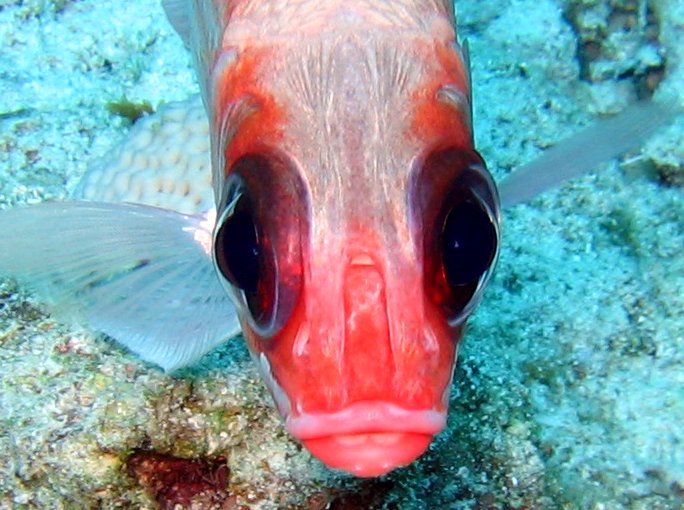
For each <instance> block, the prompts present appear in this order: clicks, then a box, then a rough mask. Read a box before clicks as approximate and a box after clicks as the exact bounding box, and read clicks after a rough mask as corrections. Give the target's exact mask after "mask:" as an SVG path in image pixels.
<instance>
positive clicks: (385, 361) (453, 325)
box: [167, 0, 498, 476]
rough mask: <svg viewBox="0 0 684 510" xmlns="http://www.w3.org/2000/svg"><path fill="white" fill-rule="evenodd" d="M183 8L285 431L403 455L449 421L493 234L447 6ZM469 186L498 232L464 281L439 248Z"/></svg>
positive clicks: (371, 465) (387, 463) (225, 248)
mask: <svg viewBox="0 0 684 510" xmlns="http://www.w3.org/2000/svg"><path fill="white" fill-rule="evenodd" d="M167 10H168V11H169V12H171V11H173V10H174V9H172V8H170V7H169V8H167ZM186 14H187V15H188V17H189V20H190V21H188V22H183V21H178V22H176V23H175V24H176V25H177V26H187V27H189V31H188V33H187V35H186V36H185V39H186V41H187V42H188V46H189V47H190V50H191V51H192V53H193V54H194V56H195V63H196V66H197V69H198V73H199V75H200V84H201V86H202V96H203V99H204V102H205V104H206V107H207V111H208V114H209V119H210V120H209V122H210V125H211V132H212V156H211V159H212V170H213V183H214V189H215V192H216V195H215V199H216V203H217V218H218V223H217V226H216V228H215V232H214V258H215V261H216V263H217V266H218V269H219V275H220V278H221V279H222V281H223V282H224V284H225V286H226V288H227V291H228V292H229V293H230V294H231V295H232V296H233V300H234V302H235V303H237V308H238V311H239V316H240V323H241V326H242V330H243V332H244V336H245V338H246V340H247V343H248V346H249V349H250V351H251V353H252V355H253V356H254V358H255V359H256V360H257V362H258V364H259V367H260V369H261V372H262V375H263V376H264V379H265V380H266V383H267V385H268V386H269V389H270V390H271V392H272V394H273V396H274V398H275V401H276V404H277V406H278V409H279V411H280V413H281V414H282V416H283V418H284V420H285V424H286V427H287V429H288V431H289V432H290V433H291V434H292V435H294V437H296V438H297V439H299V440H300V441H302V442H303V443H304V444H305V445H306V446H307V447H308V448H309V449H310V450H311V451H312V452H313V453H314V454H315V455H316V456H318V457H319V458H320V459H322V460H323V461H324V462H326V463H327V464H329V465H331V466H334V467H339V468H342V469H345V470H348V471H350V472H353V473H355V474H358V475H361V476H371V475H379V474H382V473H385V472H387V471H389V470H391V469H393V468H395V467H396V466H398V465H404V464H406V463H408V462H410V461H412V460H413V459H414V458H415V457H417V456H418V455H419V454H420V453H422V451H424V449H425V448H426V447H427V445H428V444H429V442H430V440H431V438H432V436H434V435H435V434H436V433H438V432H439V431H440V430H441V429H442V428H443V427H444V425H445V421H446V410H447V402H448V394H449V386H450V380H451V374H452V371H453V366H454V359H455V354H456V348H457V344H458V341H459V339H460V336H461V332H462V329H463V323H464V319H465V317H466V316H467V313H468V312H469V311H470V309H472V306H473V303H474V302H475V301H477V299H479V295H480V291H481V288H482V287H483V285H484V282H485V281H486V279H487V278H488V276H489V274H490V268H491V265H492V264H493V261H494V259H495V254H496V238H497V237H498V226H497V223H498V198H497V196H496V191H495V190H494V186H493V182H492V180H491V178H490V177H489V175H488V174H487V172H486V170H485V169H484V166H483V163H482V161H481V160H480V158H479V156H478V155H477V153H475V151H474V149H473V145H472V130H471V125H470V97H469V95H470V93H469V77H468V71H467V68H466V64H465V62H464V60H463V58H462V53H461V51H460V48H459V47H458V45H457V43H456V34H455V29H454V26H455V25H454V17H453V11H452V7H451V4H450V2H439V1H411V2H408V1H397V2H369V1H344V2H343V1H332V0H329V1H323V2H253V1H243V2H195V3H193V4H192V6H190V7H189V10H188V11H186ZM181 30H182V29H181ZM476 188H477V189H476ZM465 201H470V202H472V203H473V204H474V207H473V214H480V215H481V216H482V218H483V221H485V222H486V223H487V225H488V226H489V228H490V232H489V234H490V235H491V236H492V237H493V238H494V240H493V241H492V243H493V244H492V246H491V247H490V252H489V253H486V254H485V256H486V260H485V261H484V263H483V265H482V268H481V269H480V270H478V273H477V274H476V275H475V276H474V277H472V278H471V280H470V281H468V282H466V283H465V284H464V285H463V287H466V286H469V287H470V288H468V289H466V290H461V289H455V288H452V287H451V286H449V285H448V284H447V283H446V281H445V279H444V273H443V262H442V261H441V260H440V259H441V256H440V255H438V256H436V257H435V256H433V255H432V251H433V247H435V248H436V249H437V251H439V245H440V243H441V242H442V240H441V235H442V234H441V232H440V231H441V230H442V228H443V226H444V223H445V221H446V217H447V215H448V214H449V213H450V212H451V210H453V208H454V207H455V206H456V205H457V204H459V203H463V202H465ZM256 252H258V254H257V253H256ZM246 268H248V269H246ZM456 294H458V296H455V295H456ZM459 300H460V301H459ZM450 301H459V302H458V303H451V302H450ZM447 302H448V303H447ZM466 309H467V311H466Z"/></svg>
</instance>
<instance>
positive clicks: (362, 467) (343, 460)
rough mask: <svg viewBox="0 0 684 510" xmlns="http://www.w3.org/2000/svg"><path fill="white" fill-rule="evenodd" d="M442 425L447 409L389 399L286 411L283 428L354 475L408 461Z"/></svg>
mask: <svg viewBox="0 0 684 510" xmlns="http://www.w3.org/2000/svg"><path fill="white" fill-rule="evenodd" d="M445 425H446V413H445V412H441V411H435V410H431V409H430V410H411V409H404V408H402V407H400V406H398V405H396V404H393V403H390V402H377V401H366V402H357V403H354V404H352V405H350V406H348V407H346V408H344V409H342V410H340V411H335V412H331V413H302V414H299V415H296V416H293V415H290V416H288V417H287V418H286V420H285V426H286V428H287V430H288V432H290V434H292V435H293V436H294V437H295V438H296V439H298V440H299V441H301V442H302V444H303V445H304V446H305V447H306V448H307V450H309V451H310V452H311V454H312V455H313V456H314V457H316V458H318V459H319V460H320V461H322V462H323V463H325V464H326V465H327V466H329V467H331V468H335V469H341V470H343V471H347V472H348V473H351V474H353V475H355V476H359V477H374V476H381V475H384V474H386V473H388V472H390V471H392V470H393V469H396V468H398V467H401V466H405V465H407V464H410V463H411V462H413V461H414V460H415V459H417V458H418V457H419V456H420V455H421V454H422V453H423V452H424V451H425V450H426V449H427V447H428V446H429V444H430V442H431V441H432V438H433V436H434V435H435V434H437V433H439V432H440V431H441V430H442V429H443V428H444V426H445Z"/></svg>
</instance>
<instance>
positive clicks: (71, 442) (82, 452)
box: [0, 0, 684, 510]
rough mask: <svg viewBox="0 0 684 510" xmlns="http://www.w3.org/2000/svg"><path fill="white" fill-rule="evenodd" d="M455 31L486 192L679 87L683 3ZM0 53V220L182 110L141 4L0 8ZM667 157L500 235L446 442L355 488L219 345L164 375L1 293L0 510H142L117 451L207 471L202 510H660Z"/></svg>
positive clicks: (462, 15) (672, 288)
mask: <svg viewBox="0 0 684 510" xmlns="http://www.w3.org/2000/svg"><path fill="white" fill-rule="evenodd" d="M457 8H458V15H459V30H460V34H461V36H467V37H468V39H469V40H470V50H471V55H472V67H473V82H474V90H475V122H476V135H477V140H478V146H479V148H480V150H481V151H482V153H483V154H484V156H485V159H486V160H487V161H488V162H489V165H490V167H491V169H492V172H493V173H494V174H495V176H496V177H497V178H500V177H501V176H503V175H504V174H506V173H507V172H509V171H510V170H511V169H513V168H515V167H516V166H518V165H520V164H522V163H525V162H527V161H530V160H532V159H533V158H534V157H535V156H536V155H538V154H539V153H540V152H541V151H542V150H543V148H544V147H548V146H551V145H553V144H555V143H556V142H557V141H558V140H560V139H562V138H563V137H565V136H567V135H568V134H570V133H573V132H574V131H576V130H577V129H578V128H579V127H581V126H583V125H587V124H588V123H590V122H591V120H592V119H593V118H595V117H596V115H597V114H600V113H610V112H615V111H618V110H620V109H621V108H622V107H623V106H624V105H625V104H627V103H628V102H631V101H633V100H634V96H635V90H637V89H639V88H642V89H643V87H644V84H646V86H647V87H646V88H648V86H649V85H651V84H652V83H653V80H655V78H657V76H658V75H659V74H660V72H661V71H662V70H663V69H664V70H665V80H664V81H663V82H662V84H661V86H662V87H664V88H667V89H669V91H670V93H674V94H678V93H679V92H678V91H679V90H681V89H682V88H683V87H684V0H669V1H668V0H653V1H651V2H641V1H636V0H635V1H625V2H621V1H618V0H614V1H610V2H604V1H601V0H591V1H590V0H584V1H580V0H577V1H572V2H570V1H568V2H563V1H560V0H517V1H514V0H509V1H504V0H487V1H485V2H482V1H475V0H470V1H463V2H459V3H458V6H457ZM645 8H648V11H649V12H650V13H651V14H652V15H651V16H643V14H644V11H640V10H639V9H645ZM624 27H631V28H630V29H629V30H627V29H625V28H624ZM592 34H593V35H592ZM580 38H581V40H582V43H581V44H578V40H580ZM0 48H1V49H0V57H1V58H0V84H1V85H0V91H1V93H0V148H1V150H0V206H2V207H8V206H10V205H14V204H17V203H22V202H35V201H38V200H43V199H59V198H63V197H65V196H66V194H67V193H68V191H69V190H70V189H71V188H73V186H74V185H75V184H76V182H77V181H78V178H79V176H80V175H82V174H83V172H84V171H85V169H86V168H87V166H88V164H89V162H91V161H92V160H93V159H94V158H97V157H100V156H102V155H103V154H104V153H105V152H106V151H107V149H109V148H110V146H111V145H112V143H114V142H115V141H116V140H119V139H121V138H122V137H123V136H124V135H125V133H126V132H127V130H128V129H130V126H129V124H128V123H127V122H126V121H125V120H124V119H122V118H119V117H117V116H114V115H112V114H110V113H109V112H108V111H107V109H106V108H105V104H106V103H107V102H108V101H113V100H118V99H120V98H121V97H122V96H123V95H124V94H125V95H126V97H128V98H129V99H131V100H133V101H142V100H147V101H149V102H150V103H151V104H152V105H154V106H155V107H156V106H158V105H159V104H160V103H162V102H168V101H172V100H178V99H183V98H185V97H188V96H189V95H192V94H194V93H196V91H197V90H196V85H195V82H194V75H193V72H192V70H191V68H190V65H189V59H188V57H187V55H186V54H185V52H184V49H183V47H182V45H181V43H180V41H179V40H178V38H177V37H176V36H175V34H174V33H173V31H172V29H171V27H170V26H169V25H168V24H167V22H166V20H165V18H164V16H163V13H162V10H161V7H160V6H159V4H158V2H157V1H156V0H136V1H132V0H118V1H115V2H102V1H96V0H81V1H69V0H62V1H57V0H52V1H50V0H23V1H20V0H0ZM578 48H582V51H581V52H580V53H579V57H578ZM588 59H593V62H592V63H589V62H588ZM580 61H582V62H583V64H582V65H580ZM580 75H582V76H583V77H584V78H585V79H583V80H581V79H580ZM639 84H640V85H639ZM683 133H684V121H683V120H681V119H680V120H679V121H678V122H677V123H676V124H675V125H674V126H673V127H671V128H669V129H666V130H663V131H661V132H660V133H659V134H658V135H656V137H655V138H653V139H652V140H651V141H650V142H649V143H647V144H646V145H645V147H644V149H643V150H642V151H635V152H633V153H632V154H631V155H630V156H629V157H628V159H627V160H626V161H623V162H622V163H618V162H616V161H614V162H611V163H609V164H606V165H603V166H602V167H600V168H598V169H597V170H596V171H595V172H593V173H590V174H588V175H586V176H584V177H582V178H580V179H578V180H576V181H574V182H572V183H570V184H568V185H565V186H563V187H561V188H559V189H556V190H553V191H550V192H548V193H546V194H544V195H542V196H540V197H538V198H536V199H534V200H533V201H532V202H530V203H529V204H526V205H520V206H516V207H513V208H511V209H510V210H507V211H505V214H504V226H503V228H504V236H503V242H504V245H503V248H502V252H501V257H500V261H499V267H498V271H497V274H496V277H495V278H494V281H493V283H492V284H491V286H490V288H489V289H488V291H487V293H486V297H485V299H484V302H483V303H482V305H481V306H480V308H479V309H478V311H477V312H476V314H475V316H474V317H473V318H472V319H471V322H470V329H469V331H468V333H467V335H466V337H465V340H464V341H463V344H462V347H461V353H460V359H459V365H458V368H457V372H456V378H455V379H456V380H455V382H454V390H453V395H452V405H451V407H452V409H451V412H450V421H449V429H448V430H447V431H446V432H444V433H443V434H442V435H440V436H439V438H438V440H437V441H435V443H434V444H433V446H432V447H431V448H430V450H429V452H428V453H427V455H425V456H424V457H423V458H422V459H421V460H420V461H418V462H416V463H414V464H413V465H411V466H410V467H408V468H405V469H401V470H398V471H396V472H395V473H393V474H391V475H390V476H387V477H384V478H382V479H379V480H365V481H359V480H355V479H352V478H349V477H346V476H344V475H340V474H338V473H334V472H331V471H329V470H327V469H326V468H325V467H323V466H322V465H321V464H320V463H319V462H317V461H316V460H313V459H312V458H311V457H310V456H309V455H308V453H306V452H305V451H303V450H302V449H301V448H300V447H299V446H298V445H297V444H296V443H295V442H294V441H292V440H291V439H289V438H288V436H287V435H286V434H285V432H284V430H283V429H282V426H281V425H280V423H279V421H278V418H277V416H276V413H275V411H274V410H273V409H272V408H271V404H270V400H269V397H268V395H267V394H266V392H265V390H264V389H263V388H262V386H261V383H260V381H259V378H258V375H257V372H256V370H255V368H253V367H252V365H251V362H250V360H249V358H248V356H247V354H246V352H245V350H244V348H243V347H242V345H241V343H240V342H239V341H235V342H232V343H231V344H229V345H226V346H225V347H222V348H219V349H217V350H216V351H214V352H212V353H211V354H209V355H207V356H206V357H205V358H204V359H203V360H202V362H201V363H200V364H199V365H198V367H196V368H195V369H194V370H186V371H184V372H182V373H179V374H175V375H174V376H169V375H165V374H164V373H163V372H162V371H161V370H159V369H158V368H156V367H154V366H151V365H148V364H145V363H143V362H141V361H139V360H138V359H136V358H135V357H134V356H133V355H131V354H129V353H127V352H126V351H124V350H123V349H121V348H119V347H117V346H116V345H114V344H112V343H110V342H107V341H105V340H103V339H102V338H98V337H97V336H95V335H93V334H91V333H89V332H88V331H86V330H83V329H80V328H78V327H75V326H67V325H64V324H62V323H59V322H57V321H55V320H53V319H52V318H51V317H50V316H49V315H48V314H47V313H46V312H45V310H44V308H42V307H41V303H40V302H38V301H37V300H36V299H35V298H32V296H31V294H30V293H29V292H27V291H26V290H24V289H21V288H18V287H17V286H16V285H15V284H14V283H13V282H12V281H10V280H3V281H2V283H0V424H1V428H0V508H3V509H4V508H8V509H9V508H50V509H52V508H55V509H57V508H155V503H154V500H153V499H152V498H151V497H150V496H149V495H148V493H146V492H145V490H144V489H143V488H142V487H141V486H140V485H139V484H138V482H137V481H136V480H134V479H133V478H132V477H130V476H129V475H128V474H127V473H128V471H127V469H126V467H125V462H126V457H127V455H128V454H129V453H130V452H132V451H133V450H134V449H136V448H146V449H153V450H156V451H158V452H163V453H169V454H173V455H176V456H179V457H194V456H199V457H205V458H215V457H217V456H224V457H226V458H227V463H228V466H229V468H230V477H229V486H228V488H227V493H228V494H229V496H228V497H227V499H225V500H224V502H223V508H241V507H245V508H249V507H254V508H326V507H327V508H338V509H339V508H402V509H403V508H406V509H414V508H415V509H423V508H425V509H432V508H435V509H437V508H452V509H466V508H482V509H490V508H492V509H494V508H540V509H541V508H550V509H551V508H567V509H575V508H577V509H596V510H604V509H605V510H609V509H610V510H613V509H623V508H624V509H677V508H682V505H683V501H684V256H683V255H682V249H683V248H684V203H683V201H682V186H683V185H684V178H683V177H682V176H683V175H684V134H683ZM587 150H591V149H590V148H587ZM49 254H50V247H49V246H45V256H46V257H49ZM326 505H327V506H326ZM201 507H202V506H201V505H200V504H199V503H198V506H197V508H201ZM205 508H208V506H205Z"/></svg>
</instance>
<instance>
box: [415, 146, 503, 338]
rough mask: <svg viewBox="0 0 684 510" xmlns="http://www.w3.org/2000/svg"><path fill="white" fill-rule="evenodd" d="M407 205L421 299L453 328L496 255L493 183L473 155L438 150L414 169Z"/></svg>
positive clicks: (475, 296)
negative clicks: (418, 258)
mask: <svg viewBox="0 0 684 510" xmlns="http://www.w3.org/2000/svg"><path fill="white" fill-rule="evenodd" d="M409 200H410V203H411V210H412V211H413V212H412V215H413V225H414V232H415V234H414V235H415V239H416V240H417V241H420V242H422V245H423V266H424V269H423V270H424V282H425V283H424V285H425V291H426V296H427V297H428V298H429V299H430V300H431V301H432V302H433V303H434V304H435V305H437V306H438V307H439V308H440V309H441V310H442V313H443V314H444V316H445V318H446V319H447V320H448V322H449V323H450V324H451V325H453V326H455V325H458V324H460V323H462V322H463V321H464V320H465V319H466V318H467V316H468V315H469V314H470V313H471V312H472V311H473V309H474V308H475V307H476V306H477V304H478V303H479V301H480V299H481V297H482V293H483V291H484V288H485V286H486V284H487V282H488V281H489V278H490V277H491V274H492V270H493V267H494V265H495V262H496V258H497V255H498V249H499V198H498V194H497V192H496V188H495V185H494V181H493V180H492V178H491V176H490V174H489V172H488V171H487V169H486V167H485V166H484V162H483V161H482V159H481V158H480V156H479V155H478V154H477V153H476V152H475V151H473V150H468V149H461V148H456V147H453V148H447V149H443V150H438V151H434V152H431V153H428V155H427V156H426V157H425V158H424V159H423V160H421V161H420V165H418V166H417V169H416V171H415V172H414V175H413V178H412V181H411V185H410V188H409Z"/></svg>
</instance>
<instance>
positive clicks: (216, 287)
mask: <svg viewBox="0 0 684 510" xmlns="http://www.w3.org/2000/svg"><path fill="white" fill-rule="evenodd" d="M207 223H209V222H208V221H207V219H206V217H202V216H186V215H183V214H180V213H176V212H173V211H169V210H165V209H158V208H154V207H149V206H142V205H133V204H107V203H99V202H61V203H60V202H56V203H45V204H39V205H36V206H32V207H27V208H17V209H11V210H7V211H2V212H0V274H6V275H12V276H15V277H17V279H18V280H19V281H20V282H22V283H25V284H26V285H27V286H28V287H29V288H31V289H33V290H34V291H36V292H37V294H38V295H39V297H41V298H44V299H46V300H47V301H48V302H52V304H53V306H54V307H55V309H56V311H57V312H58V313H59V312H60V311H62V312H66V313H68V314H69V315H71V317H72V318H75V319H77V320H78V319H80V320H84V321H85V322H87V323H88V324H89V325H90V326H91V327H93V328H94V329H96V330H98V331H102V332H104V333H106V334H107V335H109V336H111V337H112V338H114V339H115V340H117V341H118V342H120V343H121V344H123V345H125V346H126V347H128V348H129V349H130V350H131V351H133V352H135V353H136V354H138V355H139V356H140V357H141V358H143V359H144V360H147V361H150V362H152V363H155V364H157V365H160V366H161V367H162V368H164V369H165V370H173V369H176V368H179V367H181V366H184V365H188V364H190V363H192V362H193V361H195V360H197V359H198V358H200V357H201V356H202V355H203V354H205V353H206V352H208V351H209V350H211V349H212V348H213V347H215V346H217V345H218V344H220V343H221V342H222V341H224V340H226V339H227V338H228V337H230V336H232V335H234V334H236V333H237V332H238V331H239V324H238V320H237V316H236V313H235V308H234V307H233V305H232V303H231V301H230V299H229V298H228V296H227V294H226V292H225V290H224V289H223V288H222V287H221V284H220V283H219V280H218V278H217V277H216V274H215V272H214V267H213V264H212V261H211V257H210V256H209V255H208V252H209V251H210V250H209V248H210V243H211V225H207Z"/></svg>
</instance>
